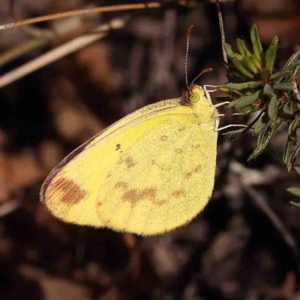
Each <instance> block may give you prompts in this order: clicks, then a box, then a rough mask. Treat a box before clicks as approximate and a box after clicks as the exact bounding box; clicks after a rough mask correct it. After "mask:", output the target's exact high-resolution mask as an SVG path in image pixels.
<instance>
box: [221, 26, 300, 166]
mask: <svg viewBox="0 0 300 300" xmlns="http://www.w3.org/2000/svg"><path fill="white" fill-rule="evenodd" d="M250 37H251V44H252V45H251V46H249V45H247V44H246V42H245V41H244V40H242V39H237V42H236V43H237V49H238V52H234V50H233V48H232V47H231V46H230V45H229V44H227V43H225V45H224V46H225V51H226V54H227V56H228V58H229V64H228V79H229V82H228V83H227V84H226V85H223V86H219V87H218V88H219V89H220V90H221V91H223V92H224V93H226V94H228V96H229V98H230V101H231V103H230V104H229V106H231V107H234V108H235V109H236V110H237V111H238V112H241V113H245V114H250V113H253V112H257V111H259V112H260V113H259V115H258V117H257V118H256V119H255V120H254V121H253V122H252V123H251V124H250V125H249V126H250V127H251V128H253V129H254V131H255V133H256V134H257V147H256V149H255V150H254V151H253V153H252V154H251V156H250V157H249V159H253V158H255V157H256V156H258V155H259V154H261V153H262V152H263V150H264V149H265V148H266V146H267V145H268V143H269V142H270V140H271V138H272V136H273V135H274V133H275V132H276V130H277V129H278V128H279V126H280V125H282V124H283V123H286V124H287V125H288V132H287V136H288V137H287V142H286V146H285V151H284V154H283V161H284V163H285V164H286V166H287V167H288V169H290V168H291V167H292V165H293V163H294V162H295V160H296V158H297V156H298V154H299V152H300V141H299V140H298V139H297V135H296V130H297V129H298V128H299V127H300V91H299V90H298V87H297V84H296V82H295V75H296V73H297V72H298V69H299V67H300V60H299V59H298V58H299V56H300V50H299V51H298V52H296V53H294V54H293V55H292V56H291V57H290V58H289V59H288V61H287V62H286V64H285V66H284V68H283V69H281V70H275V69H274V64H275V60H276V55H277V49H278V41H279V40H278V37H274V38H273V40H272V41H271V44H270V45H269V47H268V48H267V49H266V50H264V49H263V46H262V43H261V39H260V35H259V31H258V28H257V26H256V25H254V26H253V27H252V28H251V31H250ZM250 127H247V128H243V129H240V130H235V131H231V132H228V133H227V134H228V135H235V134H238V133H242V132H243V131H245V130H248V129H250Z"/></svg>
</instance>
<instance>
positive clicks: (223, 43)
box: [216, 0, 228, 64]
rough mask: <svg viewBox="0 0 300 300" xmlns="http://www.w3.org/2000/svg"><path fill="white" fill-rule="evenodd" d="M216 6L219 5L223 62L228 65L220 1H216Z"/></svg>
mask: <svg viewBox="0 0 300 300" xmlns="http://www.w3.org/2000/svg"><path fill="white" fill-rule="evenodd" d="M216 4H217V11H218V19H219V26H220V34H221V41H222V54H223V60H224V62H225V63H226V64H227V63H228V59H227V54H226V51H225V30H224V21H223V16H222V10H221V5H220V2H219V0H216Z"/></svg>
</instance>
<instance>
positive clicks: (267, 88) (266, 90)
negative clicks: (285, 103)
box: [264, 84, 274, 96]
mask: <svg viewBox="0 0 300 300" xmlns="http://www.w3.org/2000/svg"><path fill="white" fill-rule="evenodd" d="M264 94H265V95H268V96H272V95H274V90H273V89H272V87H271V86H270V85H269V84H265V86H264Z"/></svg>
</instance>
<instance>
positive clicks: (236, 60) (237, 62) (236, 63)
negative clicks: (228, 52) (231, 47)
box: [233, 54, 254, 79]
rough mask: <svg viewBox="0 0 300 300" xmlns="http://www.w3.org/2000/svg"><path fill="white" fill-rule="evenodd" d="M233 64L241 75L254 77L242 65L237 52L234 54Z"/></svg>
mask: <svg viewBox="0 0 300 300" xmlns="http://www.w3.org/2000/svg"><path fill="white" fill-rule="evenodd" d="M233 64H234V66H235V67H236V68H237V69H238V71H239V72H240V73H241V74H242V75H244V76H245V77H247V78H250V79H254V75H253V74H251V73H250V72H249V71H248V70H247V69H246V68H245V67H244V65H243V64H242V62H241V61H240V59H239V58H238V55H237V54H235V55H234V59H233Z"/></svg>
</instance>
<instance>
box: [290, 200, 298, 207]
mask: <svg viewBox="0 0 300 300" xmlns="http://www.w3.org/2000/svg"><path fill="white" fill-rule="evenodd" d="M290 203H291V204H293V205H295V206H297V207H300V203H298V202H294V201H290Z"/></svg>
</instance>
